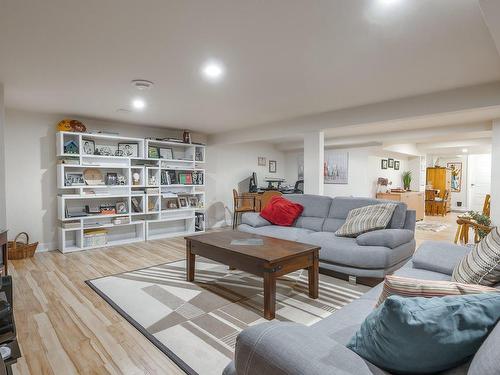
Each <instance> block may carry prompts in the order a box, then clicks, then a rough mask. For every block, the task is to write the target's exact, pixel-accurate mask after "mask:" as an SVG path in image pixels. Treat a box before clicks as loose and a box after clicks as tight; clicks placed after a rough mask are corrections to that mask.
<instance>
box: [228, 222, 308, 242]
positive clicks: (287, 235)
mask: <svg viewBox="0 0 500 375" xmlns="http://www.w3.org/2000/svg"><path fill="white" fill-rule="evenodd" d="M238 230H239V231H242V232H247V233H255V234H260V235H261V236H269V237H275V238H281V239H282V240H289V241H296V242H305V240H306V238H307V236H308V235H309V234H312V233H314V232H313V231H312V230H310V229H304V228H295V227H280V226H277V225H268V226H266V227H260V228H254V227H251V226H250V225H247V224H242V225H240V226H238ZM306 243H307V242H306Z"/></svg>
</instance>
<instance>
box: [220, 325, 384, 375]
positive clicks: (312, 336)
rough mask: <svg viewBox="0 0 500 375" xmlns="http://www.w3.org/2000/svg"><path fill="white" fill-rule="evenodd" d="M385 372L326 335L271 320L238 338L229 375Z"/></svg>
mask: <svg viewBox="0 0 500 375" xmlns="http://www.w3.org/2000/svg"><path fill="white" fill-rule="evenodd" d="M233 369H235V370H236V371H235V372H236V374H237V375H262V374H273V375H303V374H308V375H324V374H346V375H347V374H358V375H373V374H383V372H382V371H381V370H379V369H378V368H377V367H375V366H374V365H372V364H370V363H368V362H365V361H364V360H363V359H362V358H361V357H359V356H358V355H357V354H356V353H354V352H353V351H351V350H349V349H347V348H346V347H345V346H344V345H342V344H339V343H337V342H336V341H334V340H332V339H330V338H329V337H328V336H326V335H319V334H318V333H317V332H313V331H312V330H311V329H310V328H309V327H306V326H304V325H301V324H296V323H281V322H269V323H263V324H259V325H256V326H253V327H250V328H247V329H245V330H244V331H243V332H241V333H240V334H239V335H238V337H237V339H236V349H235V363H234V364H230V365H229V366H228V368H227V371H226V374H231V373H234V371H232V370H233Z"/></svg>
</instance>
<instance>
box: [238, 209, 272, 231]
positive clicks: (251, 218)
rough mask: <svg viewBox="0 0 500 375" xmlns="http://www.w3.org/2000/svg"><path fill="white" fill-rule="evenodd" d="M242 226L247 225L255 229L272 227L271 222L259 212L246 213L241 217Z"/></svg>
mask: <svg viewBox="0 0 500 375" xmlns="http://www.w3.org/2000/svg"><path fill="white" fill-rule="evenodd" d="M241 224H247V225H250V226H251V227H254V228H259V227H265V226H266V225H272V224H271V223H270V222H269V221H267V220H266V219H264V218H263V217H262V216H260V213H258V212H245V213H244V214H243V215H241Z"/></svg>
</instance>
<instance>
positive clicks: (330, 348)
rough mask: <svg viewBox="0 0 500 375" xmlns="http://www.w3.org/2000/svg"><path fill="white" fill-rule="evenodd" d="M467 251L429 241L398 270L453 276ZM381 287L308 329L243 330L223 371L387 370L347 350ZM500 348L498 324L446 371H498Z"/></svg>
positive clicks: (293, 374)
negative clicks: (466, 359) (474, 350)
mask: <svg viewBox="0 0 500 375" xmlns="http://www.w3.org/2000/svg"><path fill="white" fill-rule="evenodd" d="M468 251H469V248H466V247H461V246H456V245H452V244H448V243H442V242H426V243H424V244H422V246H420V248H419V249H418V250H417V252H416V253H415V256H414V257H413V260H412V261H409V262H408V263H407V264H406V265H404V267H402V268H401V269H399V270H398V271H396V272H395V274H396V275H401V276H406V277H412V278H418V279H427V280H450V279H451V274H452V272H453V268H454V267H455V265H456V264H457V263H458V262H459V261H460V259H461V258H462V257H463V256H464V255H465V254H466V253H467V252H468ZM497 287H498V286H497ZM381 289H382V285H381V284H380V285H378V286H377V287H375V288H373V289H372V290H370V291H369V292H368V293H366V294H365V295H363V296H362V297H361V298H359V299H357V300H355V301H353V302H352V303H350V304H349V305H347V306H345V307H343V308H342V309H340V310H339V311H337V312H335V313H334V314H332V315H331V316H330V317H328V318H326V319H323V320H322V321H320V322H318V323H316V324H314V325H312V326H310V327H306V326H303V325H300V324H296V323H283V322H278V321H272V322H267V323H263V324H259V325H256V326H254V327H250V328H247V329H245V330H244V331H243V332H241V333H240V335H239V336H238V338H237V340H236V351H235V359H234V361H233V362H231V363H230V364H229V365H228V366H227V367H226V369H225V370H224V375H285V374H286V375H325V374H331V375H345V374H352V375H379V374H389V373H388V372H386V371H384V370H382V369H380V368H378V367H377V366H375V365H373V364H371V363H369V362H367V361H365V360H363V359H362V358H361V357H359V356H358V355H357V354H356V353H354V352H353V351H351V350H349V349H347V348H346V344H347V343H348V342H349V340H350V338H351V337H352V336H353V335H354V333H355V332H356V331H357V330H358V328H359V327H360V325H361V323H362V322H363V321H364V319H365V318H366V316H367V315H368V314H369V313H370V312H371V311H372V310H373V308H374V306H375V304H376V302H377V300H378V298H379V295H380V292H381ZM499 348H500V325H498V324H497V326H496V327H495V329H494V330H493V331H492V332H491V333H490V335H489V336H488V338H487V339H486V341H485V342H484V343H483V345H482V346H481V348H480V349H479V351H478V352H477V353H476V355H475V356H474V358H473V359H472V360H471V361H469V362H468V363H466V364H464V365H462V366H459V367H457V368H455V369H452V370H449V371H447V372H446V373H445V374H449V375H451V374H456V375H458V374H469V375H494V374H499V373H500V355H499V354H498V353H499ZM436 354H437V355H439V353H436Z"/></svg>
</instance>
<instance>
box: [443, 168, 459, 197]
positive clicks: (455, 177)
mask: <svg viewBox="0 0 500 375" xmlns="http://www.w3.org/2000/svg"><path fill="white" fill-rule="evenodd" d="M446 167H447V168H448V169H451V191H452V192H454V193H459V192H460V191H461V190H462V163H461V162H456V163H447V164H446Z"/></svg>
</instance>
